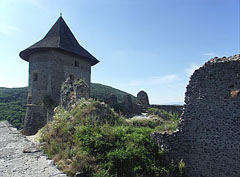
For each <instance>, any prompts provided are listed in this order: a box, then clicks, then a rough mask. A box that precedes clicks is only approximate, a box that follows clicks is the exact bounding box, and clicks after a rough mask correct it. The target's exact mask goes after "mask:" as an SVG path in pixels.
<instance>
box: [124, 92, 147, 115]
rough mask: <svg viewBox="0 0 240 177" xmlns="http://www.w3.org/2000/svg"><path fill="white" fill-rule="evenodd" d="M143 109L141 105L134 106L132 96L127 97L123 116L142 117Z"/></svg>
mask: <svg viewBox="0 0 240 177" xmlns="http://www.w3.org/2000/svg"><path fill="white" fill-rule="evenodd" d="M141 111H142V107H141V105H139V104H134V103H133V102H132V98H131V96H130V95H126V96H125V98H124V102H123V114H124V115H125V116H132V115H135V114H137V115H140V114H141Z"/></svg>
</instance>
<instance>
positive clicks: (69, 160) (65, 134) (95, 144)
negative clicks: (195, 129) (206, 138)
mask: <svg viewBox="0 0 240 177" xmlns="http://www.w3.org/2000/svg"><path fill="white" fill-rule="evenodd" d="M154 131H155V129H154V128H149V127H141V126H133V125H131V124H129V123H128V122H126V119H125V118H124V117H122V116H120V115H118V114H117V113H116V112H114V111H113V109H111V108H110V107H109V106H108V105H106V104H104V103H103V102H100V101H94V100H88V101H85V100H84V99H83V100H81V101H80V102H79V103H78V104H77V105H76V106H75V108H73V109H71V110H65V109H63V108H57V109H56V113H55V117H54V121H53V122H51V123H49V124H47V125H46V126H45V127H44V128H43V129H42V130H41V133H40V134H41V135H42V141H43V142H46V144H45V145H44V147H43V149H44V151H45V153H47V154H48V156H49V157H50V158H53V159H54V160H55V163H56V164H57V166H58V167H60V168H61V169H62V170H63V171H64V172H66V173H67V174H68V175H69V176H73V175H74V174H75V173H76V172H84V173H85V174H86V175H88V176H101V177H102V176H103V177H104V176H128V177H132V176H143V177H144V176H161V177H170V176H174V177H178V176H184V172H183V167H184V163H183V162H180V163H179V164H178V163H174V162H169V161H167V160H166V157H165V154H164V150H163V149H161V148H159V147H158V146H157V144H156V143H155V142H154V141H153V140H152V138H151V136H150V134H151V133H152V132H154Z"/></svg>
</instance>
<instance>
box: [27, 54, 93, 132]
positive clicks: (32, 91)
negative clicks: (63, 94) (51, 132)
mask: <svg viewBox="0 0 240 177" xmlns="http://www.w3.org/2000/svg"><path fill="white" fill-rule="evenodd" d="M76 62H77V63H78V64H77V65H75V63H76ZM68 77H71V78H72V79H75V80H76V79H83V80H85V81H86V83H87V85H89V84H90V77H91V63H90V62H88V61H86V60H85V59H84V58H83V57H82V58H81V57H79V56H75V55H72V54H69V53H66V52H64V51H59V50H55V49H51V50H50V49H49V50H46V51H38V52H35V53H33V54H31V55H30V56H29V86H28V105H27V107H28V109H27V113H26V117H25V124H24V130H25V132H26V133H27V134H34V133H36V132H37V130H38V129H40V128H42V126H44V125H45V124H46V123H47V121H48V117H47V111H46V109H45V108H44V107H43V99H44V97H46V96H49V97H51V98H52V100H53V102H54V105H55V106H57V105H58V104H59V103H60V89H61V85H62V83H63V82H64V81H65V80H66V79H67V78H68ZM39 107H40V108H41V109H39ZM31 112H33V113H35V112H38V113H40V114H41V118H39V119H38V118H37V119H36V118H35V116H34V115H33V114H31ZM50 116H51V115H50Z"/></svg>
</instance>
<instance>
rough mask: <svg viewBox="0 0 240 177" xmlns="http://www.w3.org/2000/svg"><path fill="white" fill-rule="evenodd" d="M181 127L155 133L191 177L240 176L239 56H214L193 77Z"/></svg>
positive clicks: (188, 88)
mask: <svg viewBox="0 0 240 177" xmlns="http://www.w3.org/2000/svg"><path fill="white" fill-rule="evenodd" d="M181 119H182V121H181V123H180V127H179V130H178V131H177V132H175V133H173V134H172V135H167V134H164V135H162V134H160V133H156V134H154V136H153V137H154V138H155V140H156V141H157V142H158V143H159V144H161V145H163V146H165V148H166V149H167V154H168V157H169V158H170V159H176V160H180V159H183V161H184V162H185V164H186V172H187V174H188V176H190V177H192V176H194V177H216V176H217V177H230V176H231V177H238V176H240V55H235V56H232V57H229V58H226V57H223V58H214V59H211V60H209V61H208V62H207V63H205V64H204V65H203V66H202V67H201V68H199V69H198V70H196V71H195V72H194V74H193V75H192V76H191V78H190V81H189V85H188V86H187V91H186V94H185V105H184V112H183V115H182V118H181Z"/></svg>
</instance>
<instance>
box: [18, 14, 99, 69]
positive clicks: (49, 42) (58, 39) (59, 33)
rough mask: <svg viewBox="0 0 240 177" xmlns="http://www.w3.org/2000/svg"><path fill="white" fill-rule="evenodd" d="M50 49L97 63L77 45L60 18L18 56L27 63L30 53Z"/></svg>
mask: <svg viewBox="0 0 240 177" xmlns="http://www.w3.org/2000/svg"><path fill="white" fill-rule="evenodd" d="M51 48H54V49H60V50H64V51H67V52H70V53H72V54H75V55H78V56H81V57H84V58H86V59H87V60H89V61H90V62H91V65H95V64H97V63H98V62H99V61H98V60H97V59H96V58H95V57H94V56H92V55H91V54H90V53H89V52H88V51H87V50H85V49H84V48H83V47H82V46H81V45H79V43H78V42H77V40H76V38H75V37H74V35H73V33H72V32H71V30H70V29H69V27H68V26H67V24H66V22H65V21H64V19H63V18H62V17H59V18H58V20H57V21H56V23H55V24H54V25H53V27H52V28H51V29H50V30H49V32H48V33H47V34H46V36H45V37H44V38H43V39H42V40H40V41H38V42H37V43H35V44H33V45H32V46H30V47H29V48H27V49H25V50H23V51H21V52H20V54H19V55H20V57H21V58H22V59H24V60H26V61H29V56H30V55H31V54H32V53H34V52H36V51H39V50H46V49H51Z"/></svg>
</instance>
